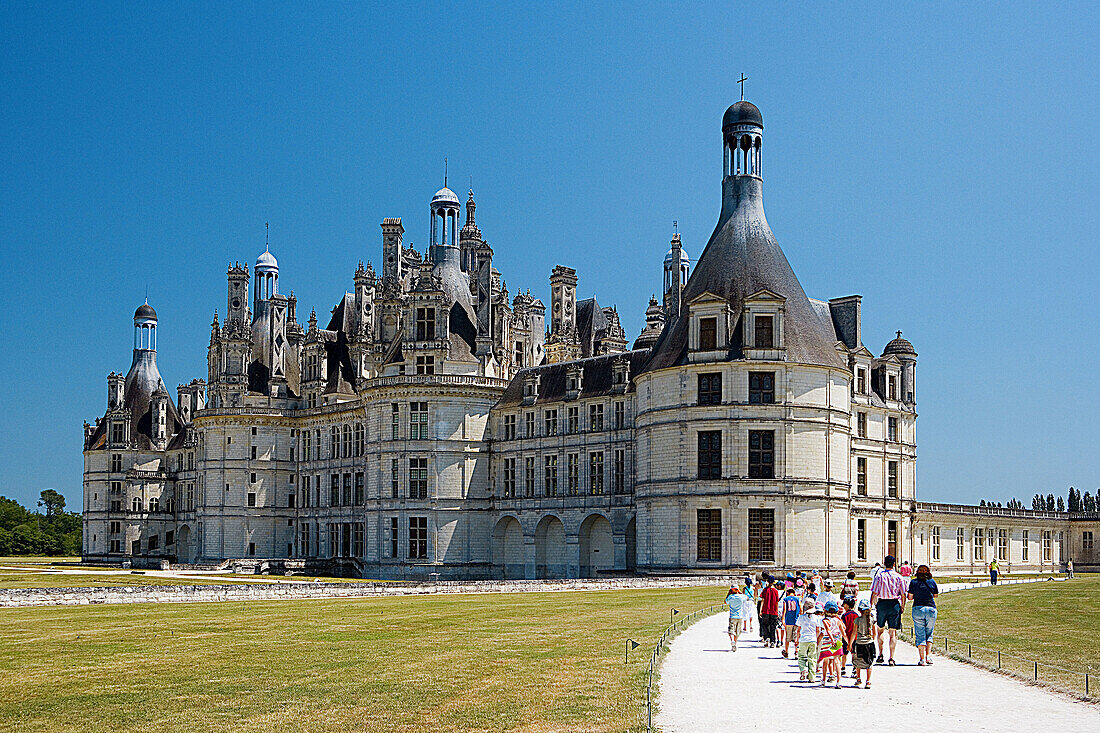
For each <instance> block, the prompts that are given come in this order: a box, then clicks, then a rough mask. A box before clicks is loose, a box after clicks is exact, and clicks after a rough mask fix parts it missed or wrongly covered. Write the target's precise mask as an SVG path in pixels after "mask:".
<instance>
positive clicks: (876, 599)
mask: <svg viewBox="0 0 1100 733" xmlns="http://www.w3.org/2000/svg"><path fill="white" fill-rule="evenodd" d="M896 562H897V560H896V559H895V558H894V556H893V555H887V556H886V559H885V560H883V566H884V568H883V570H882V572H880V573H879V574H878V575H876V576H875V579H874V581H873V582H872V583H871V605H872V606H873V607H874V609H875V618H876V619H877V622H876V626H877V628H876V629H875V639H876V641H877V642H878V659H877V660H876V661H877V662H878V664H882V656H883V655H882V652H883V648H882V629H883V628H888V629H889V630H888V632H887V633H888V634H889V638H890V661H889V662H888V664H889V665H890V666H891V667H893V666H894V647H895V646H897V643H898V629H900V628H901V613H902V611H904V610H905V593H906V591H907V587H906V583H905V578H903V577H902V576H901V575H899V574H898V572H897V571H896V570H894V565H895V563H896Z"/></svg>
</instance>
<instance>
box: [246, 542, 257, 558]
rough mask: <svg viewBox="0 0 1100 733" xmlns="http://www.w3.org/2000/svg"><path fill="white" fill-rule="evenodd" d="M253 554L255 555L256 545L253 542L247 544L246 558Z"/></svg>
mask: <svg viewBox="0 0 1100 733" xmlns="http://www.w3.org/2000/svg"><path fill="white" fill-rule="evenodd" d="M255 554H256V543H255V542H249V543H248V556H249V557H252V556H254V555H255Z"/></svg>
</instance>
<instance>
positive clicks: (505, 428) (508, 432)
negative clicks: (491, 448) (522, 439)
mask: <svg viewBox="0 0 1100 733" xmlns="http://www.w3.org/2000/svg"><path fill="white" fill-rule="evenodd" d="M500 433H501V437H502V438H503V439H504V440H515V439H516V416H515V415H505V416H504V417H502V418H501V431H500Z"/></svg>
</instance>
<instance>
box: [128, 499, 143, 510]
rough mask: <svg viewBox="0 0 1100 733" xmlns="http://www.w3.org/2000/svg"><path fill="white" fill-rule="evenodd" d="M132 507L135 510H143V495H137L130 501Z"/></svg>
mask: <svg viewBox="0 0 1100 733" xmlns="http://www.w3.org/2000/svg"><path fill="white" fill-rule="evenodd" d="M130 509H131V510H133V511H135V512H140V511H141V497H138V496H135V497H134V498H133V499H132V500H131V502H130Z"/></svg>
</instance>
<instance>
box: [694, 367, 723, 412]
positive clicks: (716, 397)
mask: <svg viewBox="0 0 1100 733" xmlns="http://www.w3.org/2000/svg"><path fill="white" fill-rule="evenodd" d="M699 404H700V405H720V404H722V374H721V372H719V373H717V374H700V375H699Z"/></svg>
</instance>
